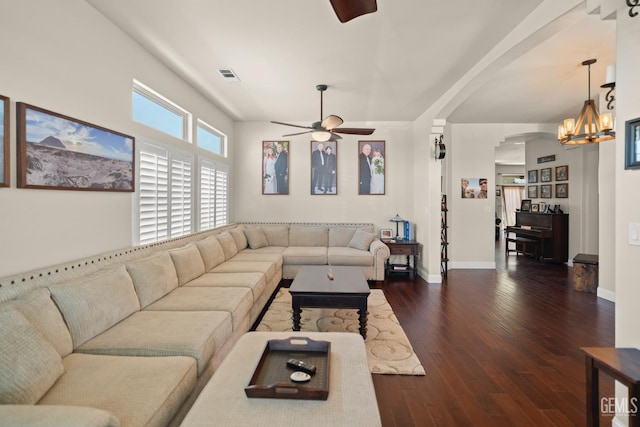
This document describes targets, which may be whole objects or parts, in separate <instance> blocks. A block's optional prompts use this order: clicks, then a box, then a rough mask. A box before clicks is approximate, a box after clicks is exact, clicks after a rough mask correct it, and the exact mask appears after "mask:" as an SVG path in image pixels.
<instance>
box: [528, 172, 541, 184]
mask: <svg viewBox="0 0 640 427" xmlns="http://www.w3.org/2000/svg"><path fill="white" fill-rule="evenodd" d="M527 182H528V183H536V182H538V169H534V170H530V171H529V172H528V173H527Z"/></svg>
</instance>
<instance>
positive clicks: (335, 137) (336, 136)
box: [329, 132, 342, 141]
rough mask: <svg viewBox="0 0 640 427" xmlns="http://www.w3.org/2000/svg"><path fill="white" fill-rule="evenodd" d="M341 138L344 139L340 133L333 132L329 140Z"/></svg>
mask: <svg viewBox="0 0 640 427" xmlns="http://www.w3.org/2000/svg"><path fill="white" fill-rule="evenodd" d="M339 139H342V137H341V136H340V135H338V134H337V133H333V132H331V138H330V139H329V141H337V140H339Z"/></svg>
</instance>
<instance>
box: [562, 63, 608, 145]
mask: <svg viewBox="0 0 640 427" xmlns="http://www.w3.org/2000/svg"><path fill="white" fill-rule="evenodd" d="M595 63H596V60H595V59H587V60H586V61H584V62H582V65H583V66H584V65H586V66H587V67H588V70H589V73H588V74H589V85H588V97H587V100H586V101H584V106H583V107H582V111H580V115H579V116H578V121H577V123H576V120H575V119H572V118H571V119H566V120H565V121H564V123H563V124H561V125H560V126H558V141H560V144H562V145H576V144H592V143H595V142H602V141H609V140H612V139H615V137H616V133H615V132H614V131H613V119H612V117H611V114H610V113H604V114H598V110H597V109H596V105H595V103H594V102H593V99H591V64H595ZM583 125H584V133H580V131H581V130H582V129H583V127H582V126H583Z"/></svg>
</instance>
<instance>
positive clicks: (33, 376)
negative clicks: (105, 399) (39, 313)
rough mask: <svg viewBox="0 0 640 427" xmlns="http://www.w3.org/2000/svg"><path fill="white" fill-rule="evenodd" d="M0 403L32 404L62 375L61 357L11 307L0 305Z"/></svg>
mask: <svg viewBox="0 0 640 427" xmlns="http://www.w3.org/2000/svg"><path fill="white" fill-rule="evenodd" d="M0 343H1V344H0V404H5V403H9V404H34V403H36V402H37V401H38V400H40V398H41V397H42V396H43V395H44V394H45V393H46V392H47V390H49V389H50V388H51V386H52V385H53V384H54V383H55V382H56V380H57V379H58V378H59V377H60V376H61V375H62V373H63V371H64V368H63V366H62V359H61V358H60V354H58V352H57V351H56V349H55V348H54V347H53V346H52V345H51V344H50V343H49V341H48V340H47V339H46V338H45V337H44V335H42V333H41V332H40V331H39V330H38V328H37V327H36V326H35V325H33V324H32V323H31V322H29V320H27V318H26V317H25V316H24V315H23V314H22V313H21V312H20V311H19V310H17V309H16V308H15V306H12V305H7V306H4V307H0Z"/></svg>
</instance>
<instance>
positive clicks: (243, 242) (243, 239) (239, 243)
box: [229, 228, 247, 251]
mask: <svg viewBox="0 0 640 427" xmlns="http://www.w3.org/2000/svg"><path fill="white" fill-rule="evenodd" d="M229 234H231V237H233V240H234V241H235V242H236V249H237V250H239V251H241V250H243V249H244V248H246V247H247V236H245V235H244V231H243V230H242V229H239V228H236V229H235V230H229Z"/></svg>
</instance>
